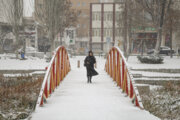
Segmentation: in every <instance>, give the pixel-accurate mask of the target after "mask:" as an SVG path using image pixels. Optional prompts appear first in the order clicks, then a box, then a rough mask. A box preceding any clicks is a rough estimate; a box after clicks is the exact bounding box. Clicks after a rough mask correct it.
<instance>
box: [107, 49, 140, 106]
mask: <svg viewBox="0 0 180 120" xmlns="http://www.w3.org/2000/svg"><path fill="white" fill-rule="evenodd" d="M105 70H106V72H107V73H108V74H109V75H110V76H111V77H112V78H113V80H114V81H115V82H116V83H117V85H118V86H119V87H120V88H121V89H122V91H123V92H125V93H126V94H127V96H129V97H130V98H131V99H132V103H134V104H135V105H136V106H138V107H139V108H141V109H144V107H143V104H142V101H141V98H140V95H139V92H138V89H137V87H136V86H135V82H134V78H133V75H132V74H131V72H130V69H129V66H128V63H127V62H126V59H125V57H124V55H123V53H122V51H121V50H120V49H119V48H118V47H112V48H111V49H110V51H109V53H108V56H107V60H106V64H105Z"/></svg>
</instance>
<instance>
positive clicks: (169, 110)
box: [141, 83, 180, 120]
mask: <svg viewBox="0 0 180 120" xmlns="http://www.w3.org/2000/svg"><path fill="white" fill-rule="evenodd" d="M141 98H142V102H143V105H144V108H145V109H146V110H148V111H149V112H150V113H152V114H154V115H155V116H157V117H159V118H160V119H162V120H179V119H180V84H173V83H168V84H167V85H165V86H164V87H162V88H158V89H155V90H153V91H151V92H150V93H149V94H143V95H141Z"/></svg>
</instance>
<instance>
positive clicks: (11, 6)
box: [0, 0, 23, 49]
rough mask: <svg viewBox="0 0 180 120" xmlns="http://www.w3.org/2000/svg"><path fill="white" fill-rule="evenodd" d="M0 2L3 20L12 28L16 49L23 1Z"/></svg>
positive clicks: (8, 0) (18, 40) (7, 0)
mask: <svg viewBox="0 0 180 120" xmlns="http://www.w3.org/2000/svg"><path fill="white" fill-rule="evenodd" d="M0 2H1V4H0V5H1V6H0V7H2V8H3V13H4V14H3V15H4V18H5V20H6V22H7V23H8V24H10V25H11V26H12V29H13V34H14V36H15V39H16V42H15V46H16V47H15V48H16V49H17V48H18V45H19V43H20V39H19V32H20V28H21V27H20V26H21V25H22V18H23V0H0Z"/></svg>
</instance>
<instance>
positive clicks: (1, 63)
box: [0, 54, 48, 70]
mask: <svg viewBox="0 0 180 120" xmlns="http://www.w3.org/2000/svg"><path fill="white" fill-rule="evenodd" d="M0 57H1V59H0V70H44V69H45V67H46V66H48V63H47V62H46V60H45V59H39V58H36V57H28V58H27V59H26V60H19V59H15V55H14V54H6V55H4V54H1V55H0Z"/></svg>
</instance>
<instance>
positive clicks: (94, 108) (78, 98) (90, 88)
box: [31, 47, 158, 120]
mask: <svg viewBox="0 0 180 120" xmlns="http://www.w3.org/2000/svg"><path fill="white" fill-rule="evenodd" d="M96 59H97V71H98V72H99V75H98V76H95V77H93V78H92V82H93V83H92V84H88V83H87V78H86V69H85V68H84V67H83V60H84V57H75V58H71V59H69V58H68V55H67V52H66V50H65V48H64V47H59V48H58V49H57V50H56V54H55V55H54V57H53V59H52V60H51V64H50V66H49V67H48V69H47V73H46V75H45V78H44V81H43V84H42V89H41V91H40V95H39V98H38V101H37V105H36V109H35V112H34V113H33V114H32V118H31V119H32V120H120V119H122V120H158V118H157V117H155V116H153V115H152V114H150V113H149V112H148V111H145V110H144V109H143V105H142V103H141V99H140V96H139V93H138V91H137V88H136V87H135V86H134V81H133V77H132V75H131V74H130V71H129V69H128V66H127V63H126V61H125V59H124V56H123V55H122V53H121V51H120V50H119V49H118V48H116V47H114V48H112V49H111V51H110V52H109V55H108V57H107V60H105V59H104V58H100V57H97V58H96ZM77 60H80V61H81V62H80V63H81V67H80V68H77ZM107 73H108V74H109V75H108V74H107ZM62 80H63V81H62ZM128 96H129V97H128ZM132 103H133V104H132ZM136 106H137V107H136Z"/></svg>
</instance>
